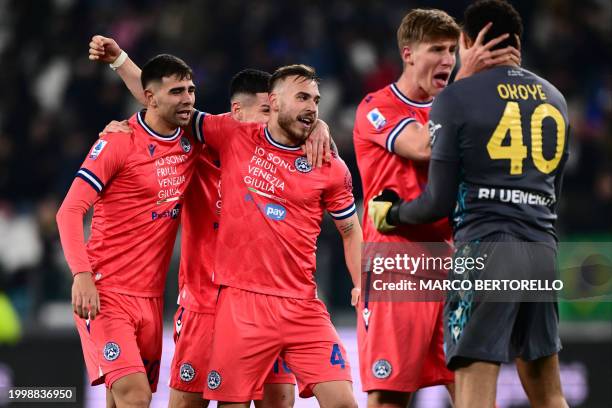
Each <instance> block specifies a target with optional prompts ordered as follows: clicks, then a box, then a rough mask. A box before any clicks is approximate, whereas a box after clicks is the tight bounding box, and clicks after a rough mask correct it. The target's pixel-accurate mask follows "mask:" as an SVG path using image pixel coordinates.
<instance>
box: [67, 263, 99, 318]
mask: <svg viewBox="0 0 612 408" xmlns="http://www.w3.org/2000/svg"><path fill="white" fill-rule="evenodd" d="M72 310H73V311H74V313H76V314H77V315H78V316H79V317H80V318H82V319H91V320H93V319H95V318H96V315H97V314H98V313H100V295H99V294H98V290H97V289H96V284H95V283H94V280H93V274H92V273H91V272H81V273H77V274H76V275H74V281H73V282H72Z"/></svg>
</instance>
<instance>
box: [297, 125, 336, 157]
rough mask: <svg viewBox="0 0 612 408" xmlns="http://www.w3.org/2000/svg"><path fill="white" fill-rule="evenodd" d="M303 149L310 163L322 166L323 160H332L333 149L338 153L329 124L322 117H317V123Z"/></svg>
mask: <svg viewBox="0 0 612 408" xmlns="http://www.w3.org/2000/svg"><path fill="white" fill-rule="evenodd" d="M302 150H303V151H304V153H305V154H306V158H307V159H308V164H310V165H311V166H316V167H321V166H322V165H323V161H326V162H330V161H331V154H332V151H333V152H335V153H338V148H337V147H336V145H335V143H334V141H333V140H332V139H331V134H330V132H329V126H328V125H327V123H325V122H324V121H322V120H321V119H317V124H316V125H315V128H314V129H313V131H312V133H311V134H310V136H308V139H306V142H304V144H303V145H302Z"/></svg>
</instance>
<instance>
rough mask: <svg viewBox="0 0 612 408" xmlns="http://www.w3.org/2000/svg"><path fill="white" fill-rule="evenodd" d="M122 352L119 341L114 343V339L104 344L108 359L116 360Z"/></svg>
mask: <svg viewBox="0 0 612 408" xmlns="http://www.w3.org/2000/svg"><path fill="white" fill-rule="evenodd" d="M120 354H121V348H120V347H119V345H118V344H117V343H113V342H112V341H109V342H108V343H106V345H105V346H104V358H105V359H106V360H108V361H114V360H116V359H117V358H119V355H120Z"/></svg>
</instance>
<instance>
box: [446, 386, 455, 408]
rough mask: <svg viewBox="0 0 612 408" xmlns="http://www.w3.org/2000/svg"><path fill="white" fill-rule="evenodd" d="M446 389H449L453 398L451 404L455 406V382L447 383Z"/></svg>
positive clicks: (449, 394)
mask: <svg viewBox="0 0 612 408" xmlns="http://www.w3.org/2000/svg"><path fill="white" fill-rule="evenodd" d="M445 387H446V391H448V396H449V397H450V399H451V405H452V406H453V407H454V406H455V383H450V384H446V385H445Z"/></svg>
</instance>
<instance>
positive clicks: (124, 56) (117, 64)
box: [108, 50, 128, 71]
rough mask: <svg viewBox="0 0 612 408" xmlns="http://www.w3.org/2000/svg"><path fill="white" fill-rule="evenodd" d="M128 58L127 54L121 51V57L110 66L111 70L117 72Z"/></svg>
mask: <svg viewBox="0 0 612 408" xmlns="http://www.w3.org/2000/svg"><path fill="white" fill-rule="evenodd" d="M127 58H128V55H127V52H125V51H123V50H121V54H119V56H118V57H117V59H116V60H115V61H113V63H112V64H108V65H109V66H110V67H111V69H112V70H113V71H116V70H117V68H119V67H120V66H121V65H123V63H124V62H125V60H126V59H127Z"/></svg>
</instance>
